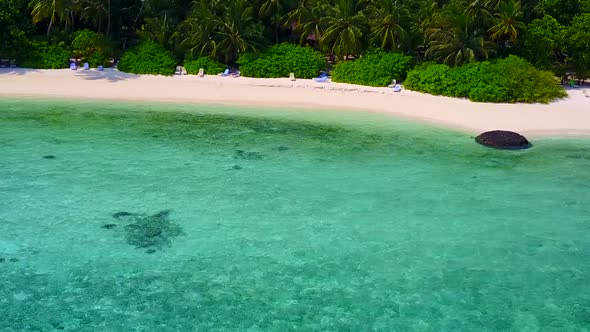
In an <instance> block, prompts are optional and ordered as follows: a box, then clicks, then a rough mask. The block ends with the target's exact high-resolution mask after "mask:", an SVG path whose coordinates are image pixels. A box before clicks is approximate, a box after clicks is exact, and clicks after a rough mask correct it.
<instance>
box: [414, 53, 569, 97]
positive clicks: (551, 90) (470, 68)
mask: <svg viewBox="0 0 590 332" xmlns="http://www.w3.org/2000/svg"><path fill="white" fill-rule="evenodd" d="M404 85H405V87H406V88H408V89H410V90H416V91H421V92H427V93H431V94H436V95H444V96H451V97H467V98H469V99H470V100H472V101H479V102H509V103H535V102H541V103H548V102H550V101H551V100H553V99H556V98H561V97H564V96H566V93H565V91H564V90H563V89H562V88H561V87H560V86H559V85H558V83H557V81H556V80H555V78H554V77H553V74H551V73H550V72H547V71H542V70H538V69H536V68H535V67H533V66H532V65H531V64H530V63H528V62H527V61H526V60H523V59H521V58H519V57H516V56H513V55H511V56H509V57H508V58H506V59H500V60H496V61H494V62H488V61H485V62H479V63H471V64H468V65H464V66H460V67H455V68H450V67H448V66H446V65H437V64H424V65H422V66H419V67H416V68H415V69H414V70H412V71H410V72H409V73H408V77H407V79H406V81H405V82H404Z"/></svg>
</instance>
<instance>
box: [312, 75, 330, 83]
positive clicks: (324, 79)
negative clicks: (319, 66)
mask: <svg viewBox="0 0 590 332" xmlns="http://www.w3.org/2000/svg"><path fill="white" fill-rule="evenodd" d="M313 80H314V81H315V82H320V83H324V82H327V81H328V76H324V77H316V78H314V79H313Z"/></svg>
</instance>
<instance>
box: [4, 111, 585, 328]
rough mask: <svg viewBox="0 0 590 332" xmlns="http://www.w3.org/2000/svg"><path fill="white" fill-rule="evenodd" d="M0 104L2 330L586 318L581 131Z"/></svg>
mask: <svg viewBox="0 0 590 332" xmlns="http://www.w3.org/2000/svg"><path fill="white" fill-rule="evenodd" d="M0 110H1V111H0V153H1V154H0V156H1V158H0V316H1V318H0V331H57V330H66V331H296V330H301V331H585V330H586V331H587V330H590V217H589V216H590V141H588V140H574V139H567V140H562V139H544V140H537V141H534V142H533V143H534V147H533V148H531V149H529V150H525V151H500V150H493V149H487V148H484V147H481V146H478V145H477V144H475V143H474V142H473V139H472V138H471V137H469V135H466V134H462V133H458V132H453V131H447V130H442V129H437V128H434V127H428V126H423V125H417V124H412V123H409V122H404V121H400V120H397V119H394V118H389V117H386V116H383V115H377V114H358V113H354V114H353V113H347V112H310V111H299V112H295V111H288V112H287V111H273V112H267V111H265V110H255V109H235V108H229V107H206V106H199V105H192V106H186V105H185V106H183V105H171V104H149V105H148V104H134V103H121V102H117V103H114V102H113V103H111V102H79V101H55V100H53V101H38V100H2V101H0ZM113 215H115V216H113Z"/></svg>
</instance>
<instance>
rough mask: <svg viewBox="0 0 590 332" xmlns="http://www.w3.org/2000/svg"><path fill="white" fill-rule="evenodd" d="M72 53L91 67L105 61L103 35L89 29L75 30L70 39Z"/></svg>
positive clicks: (101, 64) (102, 64)
mask: <svg viewBox="0 0 590 332" xmlns="http://www.w3.org/2000/svg"><path fill="white" fill-rule="evenodd" d="M71 47H72V54H73V55H74V56H75V57H76V58H81V59H82V60H84V61H87V62H88V64H89V65H90V66H91V67H98V66H104V65H105V64H106V63H107V60H108V59H107V55H106V41H105V40H104V38H103V36H102V35H100V34H97V33H95V32H93V31H90V30H86V29H85V30H80V31H76V33H74V36H73V40H72V45H71Z"/></svg>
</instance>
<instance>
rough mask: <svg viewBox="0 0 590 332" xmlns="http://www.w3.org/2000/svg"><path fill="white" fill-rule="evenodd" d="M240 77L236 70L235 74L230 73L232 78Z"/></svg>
mask: <svg viewBox="0 0 590 332" xmlns="http://www.w3.org/2000/svg"><path fill="white" fill-rule="evenodd" d="M241 76H242V75H241V74H240V71H239V70H238V71H236V72H234V73H231V77H234V78H236V77H241Z"/></svg>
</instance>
